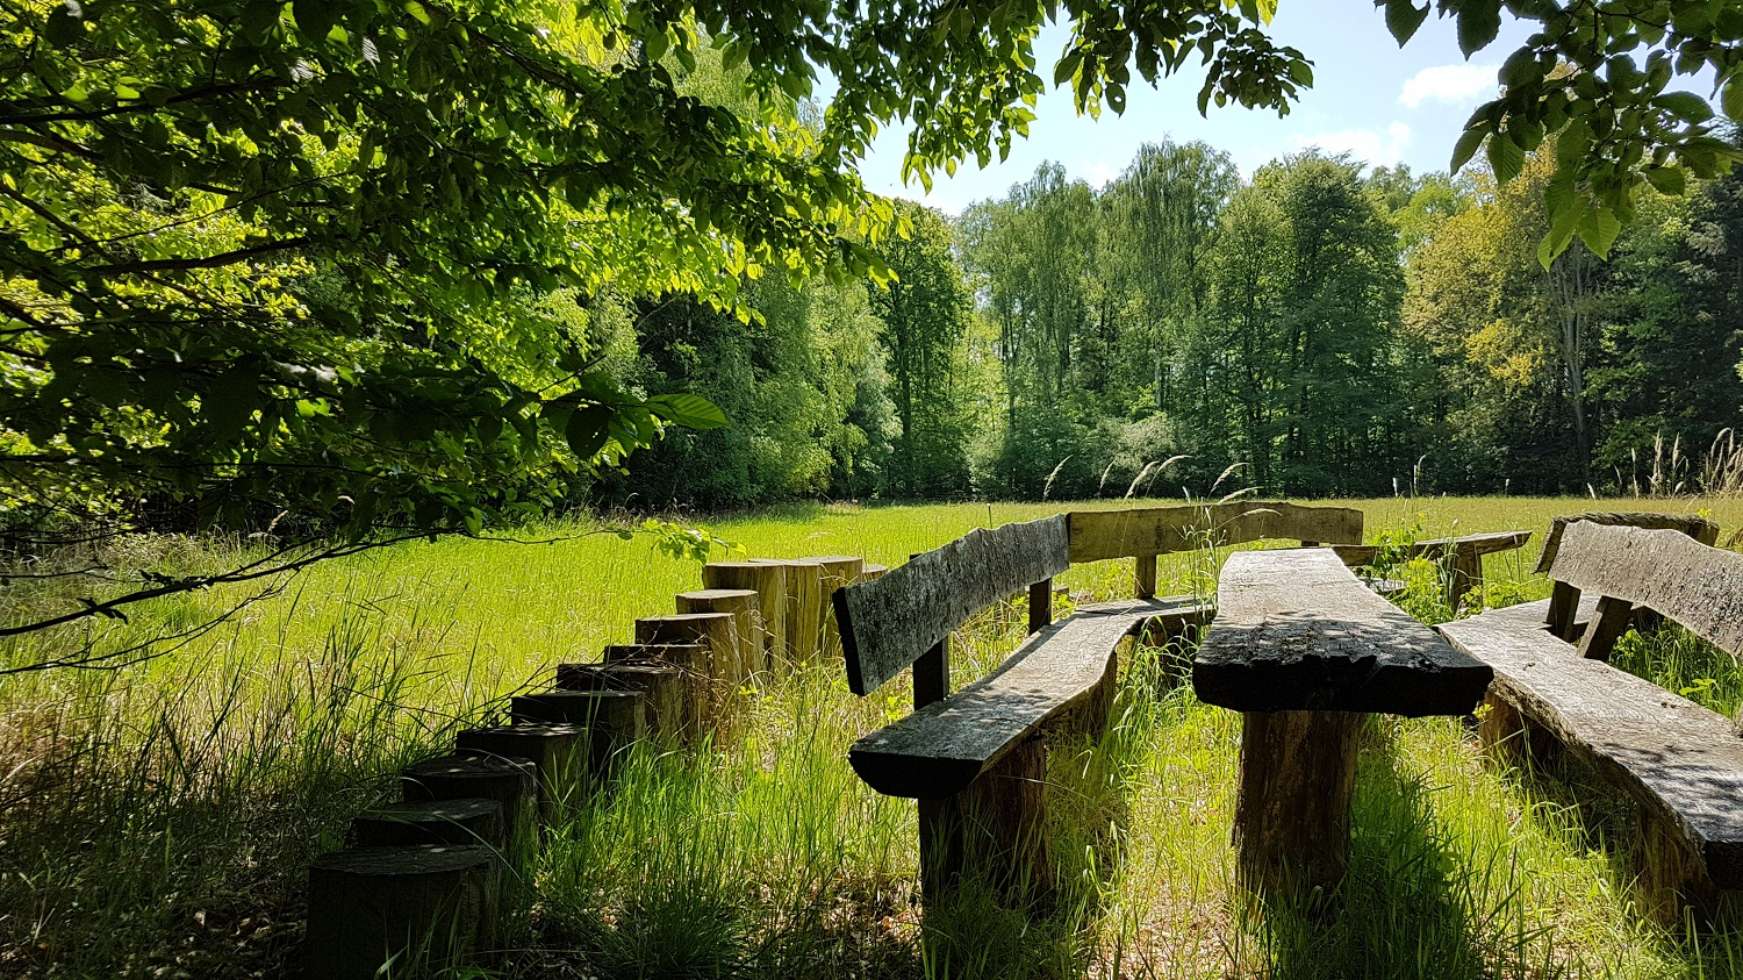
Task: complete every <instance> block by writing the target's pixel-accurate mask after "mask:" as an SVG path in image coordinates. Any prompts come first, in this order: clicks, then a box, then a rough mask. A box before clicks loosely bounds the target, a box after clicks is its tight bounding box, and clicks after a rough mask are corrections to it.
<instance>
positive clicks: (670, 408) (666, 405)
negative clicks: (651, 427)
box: [647, 394, 726, 429]
mask: <svg viewBox="0 0 1743 980" xmlns="http://www.w3.org/2000/svg"><path fill="white" fill-rule="evenodd" d="M647 406H648V409H649V410H650V411H652V412H653V413H654V414H655V415H658V416H659V417H660V418H662V419H665V420H666V421H668V422H671V423H673V424H675V425H681V426H684V427H685V428H687V429H718V428H721V427H723V426H725V425H726V413H725V412H723V411H721V410H720V406H718V405H716V404H714V403H713V402H711V401H709V400H708V399H706V398H703V397H702V396H701V395H691V394H678V395H654V396H653V397H651V398H649V399H648V400H647Z"/></svg>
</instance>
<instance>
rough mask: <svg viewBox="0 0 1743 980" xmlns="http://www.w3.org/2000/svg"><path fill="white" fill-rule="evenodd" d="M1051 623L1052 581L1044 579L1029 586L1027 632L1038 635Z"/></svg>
mask: <svg viewBox="0 0 1743 980" xmlns="http://www.w3.org/2000/svg"><path fill="white" fill-rule="evenodd" d="M1052 623H1053V580H1052V579H1050V578H1044V579H1042V580H1041V581H1039V582H1036V583H1034V584H1033V585H1030V586H1029V632H1030V633H1039V632H1041V631H1042V630H1044V629H1046V628H1047V627H1048V626H1050V625H1052Z"/></svg>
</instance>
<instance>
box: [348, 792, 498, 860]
mask: <svg viewBox="0 0 1743 980" xmlns="http://www.w3.org/2000/svg"><path fill="white" fill-rule="evenodd" d="M350 837H351V844H352V846H354V847H407V846H413V845H418V844H437V845H443V844H445V845H457V844H462V845H463V844H482V845H484V846H485V847H490V848H494V849H496V850H498V851H500V850H502V849H503V847H504V846H506V844H507V843H508V838H507V835H506V832H505V830H504V824H503V818H502V804H501V803H499V802H497V801H496V800H486V799H476V798H475V799H459V800H426V801H424V802H421V803H397V804H394V805H392V806H384V807H377V808H375V809H373V810H366V811H364V812H363V813H360V814H358V815H357V816H355V817H352V818H351V834H350Z"/></svg>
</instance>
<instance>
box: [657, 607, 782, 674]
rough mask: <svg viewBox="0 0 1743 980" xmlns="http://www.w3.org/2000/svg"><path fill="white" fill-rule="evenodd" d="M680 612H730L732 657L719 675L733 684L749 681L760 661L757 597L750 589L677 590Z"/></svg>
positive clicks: (760, 621) (761, 656) (760, 648)
mask: <svg viewBox="0 0 1743 980" xmlns="http://www.w3.org/2000/svg"><path fill="white" fill-rule="evenodd" d="M675 598H676V602H677V609H676V611H677V612H680V613H730V614H732V633H733V637H732V657H731V658H730V660H729V661H728V662H727V663H725V664H716V666H717V667H720V668H721V676H722V677H723V678H725V679H728V680H730V681H731V683H732V685H733V686H734V687H738V686H741V685H743V684H744V683H745V682H747V681H749V680H750V679H751V677H752V676H753V675H755V674H756V673H757V671H759V670H761V669H762V668H761V664H762V660H763V639H762V632H763V630H762V616H761V613H759V612H758V611H757V602H758V597H757V593H756V591H755V590H752V589H697V590H695V591H692V592H680V593H678V595H677V596H676V597H675Z"/></svg>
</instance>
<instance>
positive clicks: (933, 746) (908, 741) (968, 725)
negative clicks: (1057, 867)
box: [848, 572, 1172, 799]
mask: <svg viewBox="0 0 1743 980" xmlns="http://www.w3.org/2000/svg"><path fill="white" fill-rule="evenodd" d="M890 574H892V575H894V574H895V573H894V572H891V573H890ZM1171 611H1172V610H1171V608H1170V607H1168V606H1166V605H1164V604H1161V603H1157V602H1148V603H1145V602H1139V601H1137V600H1131V601H1129V602H1128V603H1125V604H1121V605H1120V606H1119V607H1118V610H1117V611H1113V610H1110V611H1103V612H1094V613H1090V612H1078V613H1077V614H1076V615H1074V616H1071V617H1070V618H1068V619H1064V620H1061V621H1059V622H1057V623H1054V624H1053V625H1051V626H1049V627H1047V628H1046V629H1044V630H1042V631H1041V632H1039V633H1036V634H1035V635H1034V636H1031V637H1030V638H1029V640H1028V642H1026V643H1024V644H1023V646H1022V647H1021V648H1020V649H1019V650H1017V652H1016V653H1014V654H1012V655H1011V657H1010V659H1008V660H1006V661H1005V662H1004V664H1003V665H1001V666H1000V667H999V668H998V669H997V670H995V671H993V672H992V673H991V674H988V675H987V676H986V677H983V678H982V679H980V680H978V681H976V682H974V683H973V684H970V685H968V686H967V687H965V688H963V689H962V690H960V691H958V692H956V693H955V694H953V695H951V696H950V697H948V698H946V699H945V700H943V701H938V702H935V703H931V704H927V705H926V706H924V707H921V708H919V709H918V710H916V711H915V712H914V713H913V714H912V715H909V716H908V717H906V718H904V719H902V720H901V721H898V722H896V723H895V724H893V725H889V726H887V727H885V728H882V729H880V730H878V731H876V732H873V733H871V734H870V735H867V736H865V737H864V738H861V739H860V740H859V741H857V742H855V743H854V744H853V748H852V749H851V750H850V751H849V752H848V759H849V761H850V762H852V763H853V768H854V771H855V772H857V773H859V776H860V778H861V779H863V780H865V781H866V783H867V784H868V785H870V786H871V788H872V789H875V790H877V791H878V792H880V793H883V794H885V795H886V796H906V797H913V798H918V799H943V798H944V797H948V796H954V795H955V794H957V793H959V792H961V791H962V790H963V789H965V788H966V787H967V786H968V785H969V784H970V783H972V782H973V781H974V780H975V777H977V776H979V775H980V774H981V773H982V772H983V771H985V770H986V769H988V768H989V767H990V766H992V765H993V764H994V763H996V762H998V760H999V758H1000V757H1001V756H1002V755H1003V754H1004V753H1006V752H1008V751H1010V750H1011V748H1012V747H1013V746H1015V745H1017V744H1019V743H1021V742H1022V741H1023V740H1024V739H1025V738H1027V737H1029V736H1030V735H1032V734H1034V733H1035V732H1037V731H1039V730H1040V729H1041V728H1043V727H1044V726H1046V725H1047V724H1048V723H1049V722H1051V721H1053V720H1054V719H1056V718H1059V717H1061V716H1063V715H1065V714H1067V713H1068V712H1069V711H1070V710H1071V709H1072V708H1074V707H1076V706H1078V705H1080V704H1082V703H1084V702H1086V701H1089V700H1090V699H1092V698H1094V697H1095V696H1096V695H1097V693H1098V692H1099V691H1100V690H1101V689H1102V688H1101V685H1102V684H1103V682H1104V680H1105V679H1106V677H1107V671H1108V664H1109V663H1110V662H1111V661H1112V659H1113V657H1114V650H1115V648H1116V647H1117V646H1118V645H1119V642H1120V640H1121V639H1122V638H1124V637H1125V636H1126V635H1127V634H1129V633H1131V632H1133V631H1134V630H1136V629H1137V628H1139V626H1141V625H1142V624H1143V622H1144V621H1145V620H1146V619H1148V618H1149V617H1150V616H1151V615H1166V614H1168V613H1169V612H1171Z"/></svg>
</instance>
